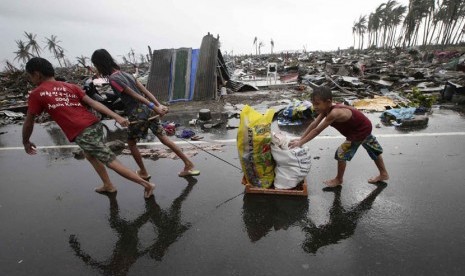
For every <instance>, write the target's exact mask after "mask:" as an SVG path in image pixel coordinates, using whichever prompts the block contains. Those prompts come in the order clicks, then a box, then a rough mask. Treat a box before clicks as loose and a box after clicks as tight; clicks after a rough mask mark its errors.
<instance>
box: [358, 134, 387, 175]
mask: <svg viewBox="0 0 465 276" xmlns="http://www.w3.org/2000/svg"><path fill="white" fill-rule="evenodd" d="M363 147H364V148H365V149H366V151H367V152H368V155H370V158H371V159H373V161H374V162H375V164H376V167H377V168H378V170H379V175H378V176H375V177H372V178H370V179H368V183H372V184H374V183H377V182H380V181H384V180H388V179H389V175H388V172H387V170H386V166H385V165H384V160H383V156H382V153H383V148H382V147H381V145H380V144H379V142H378V140H377V139H376V137H375V136H373V135H370V136H368V137H367V139H365V141H363Z"/></svg>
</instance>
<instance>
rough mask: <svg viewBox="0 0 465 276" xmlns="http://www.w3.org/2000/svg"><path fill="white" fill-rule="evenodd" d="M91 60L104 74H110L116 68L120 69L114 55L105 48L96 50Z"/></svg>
mask: <svg viewBox="0 0 465 276" xmlns="http://www.w3.org/2000/svg"><path fill="white" fill-rule="evenodd" d="M90 60H91V61H92V63H93V64H94V66H95V67H96V68H97V70H98V71H99V73H100V74H102V75H103V76H109V75H111V73H112V72H113V70H114V69H118V70H119V69H120V68H119V66H118V64H116V62H115V60H114V59H113V57H112V56H111V55H110V53H108V51H107V50H105V49H99V50H95V51H94V53H93V54H92V57H91V59H90Z"/></svg>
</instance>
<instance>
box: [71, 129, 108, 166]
mask: <svg viewBox="0 0 465 276" xmlns="http://www.w3.org/2000/svg"><path fill="white" fill-rule="evenodd" d="M74 142H76V144H78V145H79V147H81V149H82V150H83V151H84V152H85V153H86V154H88V155H90V156H93V157H95V158H97V159H98V160H99V161H100V162H102V163H103V164H105V165H108V164H109V163H111V162H112V161H113V160H115V159H116V155H115V154H114V153H113V152H112V151H111V149H110V148H109V147H108V146H107V145H105V142H104V141H103V126H102V123H100V122H99V123H96V124H93V125H91V126H90V127H88V128H86V129H84V130H83V131H82V132H81V133H80V134H79V135H78V136H77V137H76V139H75V140H74Z"/></svg>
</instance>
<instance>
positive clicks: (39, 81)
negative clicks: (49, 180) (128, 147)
mask: <svg viewBox="0 0 465 276" xmlns="http://www.w3.org/2000/svg"><path fill="white" fill-rule="evenodd" d="M26 72H27V74H28V76H29V79H30V81H31V82H32V83H33V84H34V85H37V87H36V88H35V89H34V90H33V91H32V92H31V93H30V95H29V99H28V111H27V115H26V119H25V121H24V125H23V131H22V136H23V145H24V150H25V151H26V152H27V153H28V154H31V155H33V154H36V153H37V151H36V146H35V145H34V144H33V143H32V142H30V141H29V138H30V137H31V134H32V131H33V129H34V119H35V116H36V115H39V114H41V113H42V112H44V111H45V112H47V113H48V114H50V116H51V117H52V119H53V120H54V121H55V122H56V123H57V124H58V125H59V126H60V128H61V129H62V130H63V132H64V133H65V135H66V137H67V138H68V140H69V141H70V142H76V144H78V145H79V147H81V148H82V150H83V151H84V153H85V156H86V158H87V160H89V162H90V163H91V164H92V166H93V167H94V169H95V170H96V172H97V174H98V175H99V176H100V178H101V179H102V181H103V186H102V187H99V188H96V189H95V191H96V192H99V193H114V192H116V188H115V187H114V186H113V184H112V183H111V181H110V178H109V176H108V173H107V171H106V169H105V166H104V164H105V165H106V166H107V167H109V168H110V169H112V170H114V171H116V172H117V173H118V174H120V175H121V176H123V177H125V178H127V179H129V180H131V181H133V182H135V183H137V184H139V185H141V186H143V187H144V197H145V198H149V197H150V196H152V194H153V190H154V189H155V185H154V184H152V183H150V182H148V181H146V180H144V179H142V178H141V177H139V176H138V175H137V174H136V173H135V172H133V171H131V170H130V169H128V168H126V167H125V166H124V165H123V164H121V162H120V161H119V160H118V159H116V156H115V154H114V153H113V152H112V151H111V150H110V148H108V147H107V146H106V145H105V143H104V142H103V130H102V124H101V123H100V121H99V119H98V118H97V117H95V115H93V114H92V113H91V112H90V111H89V110H87V108H86V107H84V105H83V104H87V105H88V106H90V107H92V108H93V109H95V110H97V111H99V112H101V113H104V114H106V115H108V116H110V117H112V118H113V119H115V120H116V121H117V122H118V123H119V124H120V125H121V126H124V127H126V126H128V125H129V121H128V120H127V119H125V118H123V117H121V116H119V115H118V114H116V113H114V112H112V111H111V110H110V109H108V108H106V107H105V106H104V105H102V104H100V103H98V102H96V101H94V100H92V99H91V98H89V97H88V96H87V95H86V94H85V93H84V91H82V90H81V89H80V88H79V87H78V86H77V85H74V84H69V83H65V82H60V81H56V80H55V70H54V69H53V66H52V64H51V63H50V62H49V61H48V60H46V59H43V58H39V57H34V58H32V59H30V60H29V61H28V62H27V64H26Z"/></svg>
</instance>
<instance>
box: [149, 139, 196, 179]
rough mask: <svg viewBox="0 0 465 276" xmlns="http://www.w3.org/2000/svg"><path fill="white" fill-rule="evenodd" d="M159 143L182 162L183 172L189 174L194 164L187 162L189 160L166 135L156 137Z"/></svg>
mask: <svg viewBox="0 0 465 276" xmlns="http://www.w3.org/2000/svg"><path fill="white" fill-rule="evenodd" d="M157 137H158V139H159V140H160V142H162V143H163V145H165V146H167V147H168V148H170V149H171V150H172V151H173V152H174V153H175V154H176V155H177V156H179V158H181V160H182V161H183V162H184V172H189V171H190V170H192V169H193V168H194V163H192V161H190V160H189V158H188V157H187V156H186V155H185V154H184V152H182V150H181V149H180V148H179V147H178V146H177V145H176V144H175V143H174V142H173V141H171V140H170V139H169V138H168V137H167V136H166V135H157Z"/></svg>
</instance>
